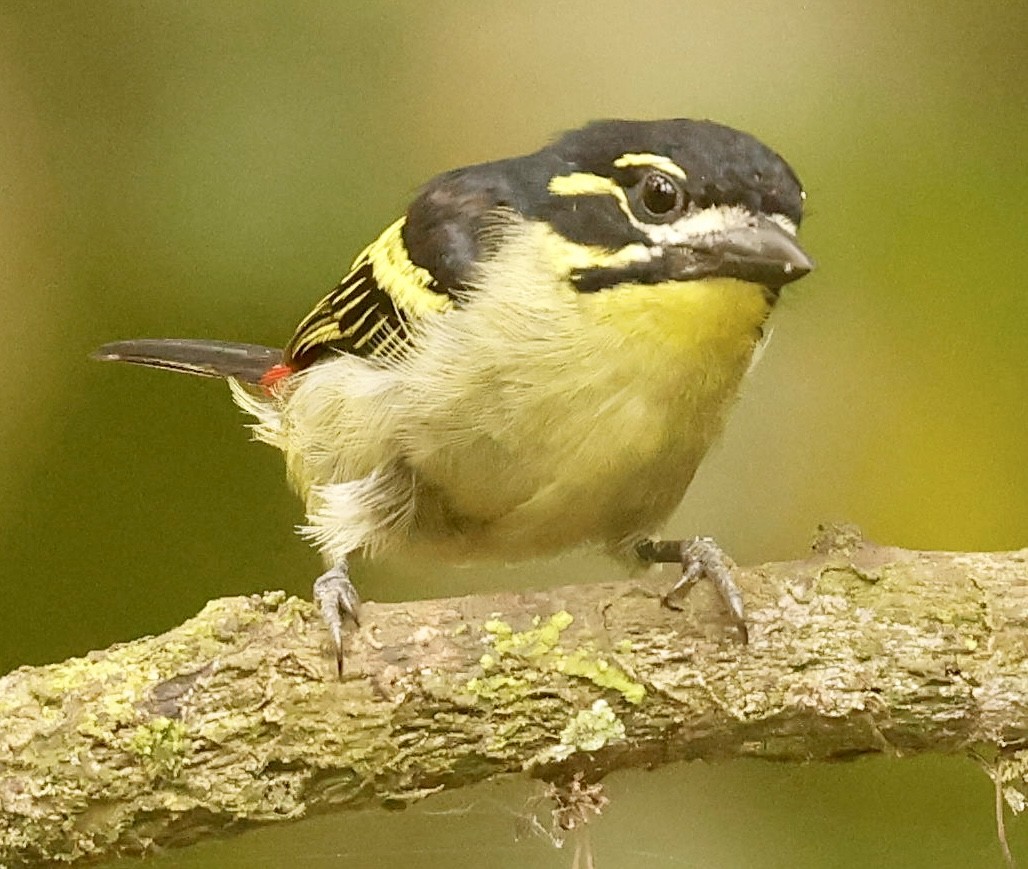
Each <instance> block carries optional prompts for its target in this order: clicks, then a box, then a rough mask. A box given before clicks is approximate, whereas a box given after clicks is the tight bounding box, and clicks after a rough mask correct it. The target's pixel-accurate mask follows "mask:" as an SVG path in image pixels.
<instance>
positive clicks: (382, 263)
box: [285, 218, 453, 368]
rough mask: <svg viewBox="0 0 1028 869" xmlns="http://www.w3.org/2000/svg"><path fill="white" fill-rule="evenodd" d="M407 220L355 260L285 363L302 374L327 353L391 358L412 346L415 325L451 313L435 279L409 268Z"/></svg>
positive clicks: (303, 326) (297, 336) (299, 333)
mask: <svg viewBox="0 0 1028 869" xmlns="http://www.w3.org/2000/svg"><path fill="white" fill-rule="evenodd" d="M403 225H404V218H401V219H400V220H397V221H395V222H394V223H393V224H392V225H391V226H390V227H388V228H387V229H386V230H385V232H383V233H382V234H381V235H380V236H379V237H378V238H377V239H376V240H375V241H374V242H373V243H372V244H370V245H368V247H367V248H365V249H364V250H363V251H362V252H361V253H360V255H359V256H358V257H357V258H356V259H355V260H354V262H353V265H352V266H351V267H350V271H349V272H348V273H347V275H346V276H345V277H344V278H343V279H342V280H341V281H340V282H339V285H338V286H337V287H336V288H335V289H334V290H333V291H332V292H331V293H329V294H328V295H327V296H325V297H324V298H323V299H322V300H321V301H320V302H318V304H317V305H316V306H315V308H314V310H313V311H311V312H310V313H309V314H308V315H307V316H306V317H305V318H304V319H303V320H302V321H301V323H300V325H299V326H298V327H297V329H296V332H295V333H294V335H293V337H292V339H291V340H290V342H289V344H288V345H287V346H286V351H285V358H286V361H287V362H288V363H289V364H290V365H292V366H293V367H295V368H304V367H306V366H307V365H310V364H311V363H312V362H314V361H316V360H317V359H318V358H319V357H320V356H321V355H322V353H323V352H325V351H326V350H335V351H337V352H339V351H341V352H344V353H353V354H355V355H358V356H390V355H394V354H397V353H402V352H403V351H404V350H405V348H406V347H407V346H408V344H409V341H410V334H409V332H408V330H407V323H408V322H409V321H411V320H417V319H421V318H423V317H427V316H434V315H437V314H440V313H442V312H444V311H447V310H449V309H450V308H452V307H453V300H452V299H451V298H450V297H449V296H448V295H447V294H446V291H445V288H441V287H439V286H438V285H437V284H436V282H435V281H434V279H433V278H432V275H431V273H429V272H428V271H427V270H426V269H423V268H421V267H420V266H417V265H415V264H414V263H413V262H411V260H410V257H409V256H408V255H407V252H406V249H405V247H404V244H403V234H402V233H403Z"/></svg>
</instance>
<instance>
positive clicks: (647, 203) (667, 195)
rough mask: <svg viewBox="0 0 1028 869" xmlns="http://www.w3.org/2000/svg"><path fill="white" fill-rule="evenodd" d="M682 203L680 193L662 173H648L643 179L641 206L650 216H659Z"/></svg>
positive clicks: (672, 182)
mask: <svg viewBox="0 0 1028 869" xmlns="http://www.w3.org/2000/svg"><path fill="white" fill-rule="evenodd" d="M681 203H682V191H680V190H679V189H678V186H677V185H676V184H675V182H674V181H672V180H671V179H670V178H669V177H668V176H667V175H665V174H664V173H663V172H650V173H649V174H647V175H646V177H645V178H643V183H642V204H643V207H645V209H646V210H647V211H648V212H650V214H653V215H657V216H661V215H664V214H667V213H668V212H669V211H674V209H676V208H678V207H679V206H680V205H681Z"/></svg>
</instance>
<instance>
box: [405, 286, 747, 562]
mask: <svg viewBox="0 0 1028 869" xmlns="http://www.w3.org/2000/svg"><path fill="white" fill-rule="evenodd" d="M715 291H717V292H721V293H722V294H723V296H726V297H727V298H726V302H727V304H726V305H721V306H720V307H719V306H718V305H713V306H712V305H711V299H710V298H703V299H697V298H695V295H694V294H693V295H689V294H681V295H679V296H677V297H676V296H675V295H673V293H674V292H675V290H671V291H664V292H663V294H661V290H660V288H654V291H653V293H652V294H651V296H650V298H649V299H645V300H638V301H640V302H641V303H642V304H644V305H645V307H642V308H640V309H637V310H635V311H633V310H627V311H621V312H616V311H615V312H611V311H610V310H609V306H603V307H602V308H600V311H601V315H602V316H603V317H610V316H615V317H616V320H615V322H613V323H609V322H608V323H597V322H594V321H590V320H589V318H590V317H592V316H593V312H592V311H590V310H589V309H588V308H585V309H584V310H583V309H582V307H581V306H580V307H578V308H576V309H575V310H574V312H573V315H569V314H568V313H567V312H566V311H564V312H556V313H554V317H555V318H558V319H559V317H562V316H564V317H573V318H574V319H570V320H569V322H566V323H563V324H562V328H554V326H553V321H552V320H551V322H550V323H549V324H548V329H547V331H546V332H545V333H544V334H542V335H540V336H531V335H529V336H518V337H519V338H520V340H517V341H512V342H510V344H509V346H508V347H506V348H505V349H504V351H503V352H497V348H496V345H495V342H493V343H486V342H483V343H484V346H482V347H477V346H476V345H475V341H474V340H473V338H474V334H475V332H474V324H471V326H470V327H469V328H468V329H467V330H466V331H465V335H464V336H463V337H464V342H463V345H462V346H464V347H466V348H467V350H468V352H467V355H466V357H465V358H464V359H463V360H461V363H460V369H459V370H460V371H461V375H462V379H461V381H460V383H461V385H460V387H459V388H458V387H457V386H456V385H455V384H451V383H448V382H446V373H445V372H446V371H447V369H442V371H443V374H442V376H441V377H440V378H439V379H440V380H441V381H443V382H437V383H433V384H432V385H431V387H430V388H428V389H427V390H424V393H423V394H425V395H429V396H434V397H438V396H439V395H447V394H452V395H454V396H459V398H458V399H457V400H456V401H455V402H454V403H452V404H451V405H449V406H448V405H446V404H445V403H444V404H442V405H440V404H439V403H438V402H434V403H432V404H428V403H427V402H418V401H416V400H415V401H413V402H412V403H411V405H412V406H411V407H410V408H409V414H410V415H409V417H408V423H409V424H408V425H406V426H405V428H404V434H403V440H404V445H405V455H406V461H407V462H409V464H410V466H411V467H412V469H413V471H414V475H415V479H416V480H417V486H418V488H417V498H418V504H419V509H418V512H419V519H418V522H417V523H416V526H415V528H414V529H412V533H411V536H410V541H409V542H410V544H411V545H412V546H414V547H415V548H420V547H424V548H426V549H429V550H432V551H433V553H434V554H436V555H440V556H443V557H450V558H453V559H458V560H464V559H473V558H482V557H486V558H498V559H505V560H517V559H521V558H526V557H535V556H539V555H545V554H549V553H553V552H556V551H560V550H564V549H568V548H572V547H576V546H581V545H587V544H594V545H598V546H601V547H603V548H605V549H607V550H609V551H613V552H620V551H623V550H625V549H626V548H628V547H629V546H630V545H631V544H633V543H634V542H636V541H638V540H639V539H641V538H643V537H645V536H648V535H651V534H653V533H654V532H656V531H657V530H658V529H659V527H660V526H661V525H662V523H663V522H664V521H665V520H666V519H667V517H668V516H669V515H670V513H671V512H672V510H673V509H674V508H675V506H676V505H677V504H678V503H679V502H680V500H681V499H682V496H683V495H684V494H685V490H686V488H687V486H688V485H689V483H690V481H691V480H692V477H693V475H694V473H695V472H696V469H697V467H698V465H699V463H700V461H701V459H702V458H703V456H704V454H705V453H706V451H707V449H708V448H709V447H710V445H711V443H712V441H713V440H714V439H715V437H716V436H717V434H718V433H719V431H720V429H721V427H722V425H723V421H724V418H725V414H726V411H727V409H728V407H729V406H730V404H731V402H732V401H733V400H734V398H735V395H736V393H737V391H738V387H739V383H740V380H741V379H742V376H743V374H744V373H745V371H746V369H747V366H748V364H749V361H750V358H751V355H752V351H753V348H754V346H755V343H756V340H757V338H758V336H759V325H760V323H761V322H762V321H763V318H764V316H766V311H767V309H766V306H765V304H764V302H763V298H762V296H760V297H758V295H757V294H758V293H759V290H756V289H755V288H750V287H748V286H747V285H743V284H739V283H738V282H730V283H728V284H727V285H726V286H723V287H718V288H707V289H706V290H705V292H715ZM587 301H591V300H587ZM701 303H702V304H701ZM693 307H698V308H700V309H701V310H702V309H706V312H707V313H706V316H698V315H693V316H688V317H687V321H688V322H687V324H686V326H685V327H684V328H683V327H682V325H681V323H680V322H678V321H676V320H675V317H674V315H675V314H679V315H680V314H681V313H682V309H683V308H684V309H686V310H687V311H688V309H689V308H693ZM669 309H670V311H671V315H669ZM639 310H641V311H642V316H641V317H639V316H638V311H639ZM718 314H722V315H725V316H723V317H722V318H721V319H720V320H718V319H717V315H718ZM633 315H635V319H634V320H633V319H632V317H633ZM732 315H734V316H732ZM712 318H713V319H712ZM697 329H698V330H699V334H697ZM690 330H691V331H690ZM469 334H470V335H471V336H472V337H471V338H470V339H469V338H468V335H469ZM554 336H556V337H554ZM548 342H560V343H549V344H548ZM437 370H438V369H437ZM449 370H452V369H449ZM433 376H436V375H434V374H433V372H432V370H429V369H426V370H425V371H424V372H420V373H419V376H417V377H415V378H413V381H414V382H419V383H421V384H422V385H424V384H426V383H430V382H431V379H432V377H433ZM448 427H450V428H449V430H448ZM441 432H444V433H446V436H440V433H441Z"/></svg>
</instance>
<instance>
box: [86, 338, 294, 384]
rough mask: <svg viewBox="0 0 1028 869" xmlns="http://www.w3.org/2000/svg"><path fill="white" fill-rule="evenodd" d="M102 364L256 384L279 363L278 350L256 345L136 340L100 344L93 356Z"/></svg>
mask: <svg viewBox="0 0 1028 869" xmlns="http://www.w3.org/2000/svg"><path fill="white" fill-rule="evenodd" d="M93 358H94V359H100V360H103V361H105V362H132V363H133V364H135V365H149V366H151V367H152V368H169V369H171V370H172V371H185V372H187V373H189V374H200V375H203V376H204V377H235V378H237V379H239V380H243V381H245V382H246V383H259V382H260V379H261V377H262V376H263V375H264V374H266V373H267V371H268V369H270V368H272V367H274V366H275V365H278V364H279V363H280V362H281V361H282V351H281V350H276V349H274V348H273V347H262V346H261V345H260V344H236V343H234V342H232V341H205V340H202V339H192V338H139V339H137V340H135V341H115V342H114V343H112V344H104V346H103V347H101V348H100V349H99V350H97V351H96V352H95V353H93Z"/></svg>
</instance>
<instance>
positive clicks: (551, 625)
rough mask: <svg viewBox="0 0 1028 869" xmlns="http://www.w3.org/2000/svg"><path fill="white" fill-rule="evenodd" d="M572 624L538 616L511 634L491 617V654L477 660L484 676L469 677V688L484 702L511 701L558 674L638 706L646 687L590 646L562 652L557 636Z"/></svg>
mask: <svg viewBox="0 0 1028 869" xmlns="http://www.w3.org/2000/svg"><path fill="white" fill-rule="evenodd" d="M574 620H575V619H574V616H572V615H571V613H569V612H567V611H565V610H560V611H559V612H556V613H554V614H553V615H551V616H550V617H549V618H548V619H541V618H540V617H539V616H536V617H535V618H534V619H533V620H532V627H531V628H529V629H528V630H525V631H515V630H514V629H513V628H512V627H511V626H510V625H509V624H508V623H507V622H504V621H502V620H500V619H498V618H492V619H489V621H487V622H486V623H485V624H484V625H483V628H484V630H485V632H486V635H487V638H488V642H489V645H490V647H491V651H488V652H486V653H484V654H483V655H482V657H481V658H479V666H481V667H482V670H483V675H482V676H476V677H474V678H472V679H470V680H469V681H468V682H467V685H466V688H467V690H468V691H469V692H471V693H472V694H473V695H475V696H476V697H480V698H483V699H489V700H501V699H513V698H515V697H518V696H524V694H525V693H526V692H527V691H528V690H529V689H530V688H532V687H533V686H534V683H536V682H538V681H539V679H540V678H541V677H542V675H544V674H546V673H561V674H564V675H567V676H574V677H576V678H579V679H585V680H587V681H589V682H591V683H592V684H593V685H595V686H596V687H598V688H602V689H604V690H607V691H616V692H617V693H619V694H620V695H621V696H622V697H623V698H624V699H625V700H627V701H628V702H629V703H633V704H637V703H641V702H642V700H643V698H644V697H645V696H646V688H645V687H644V686H643V685H642V683H640V682H637V681H635V680H634V679H633V678H632V677H631V676H629V675H628V673H626V672H625V671H624V670H623V669H622V668H621V667H619V666H618V665H617V664H615V663H613V662H612V661H610V660H608V659H607V658H606V657H604V656H603V655H602V654H600V653H599V652H598V651H597V650H596V647H595V646H594V644H592V643H588V642H586V643H582V644H580V645H579V646H578V647H577V648H575V649H574V650H573V651H571V652H568V651H566V650H565V649H564V648H563V646H562V645H561V642H560V640H561V635H562V634H563V633H564V631H566V630H567V629H568V628H569V627H571V625H572V623H573V622H574Z"/></svg>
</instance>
